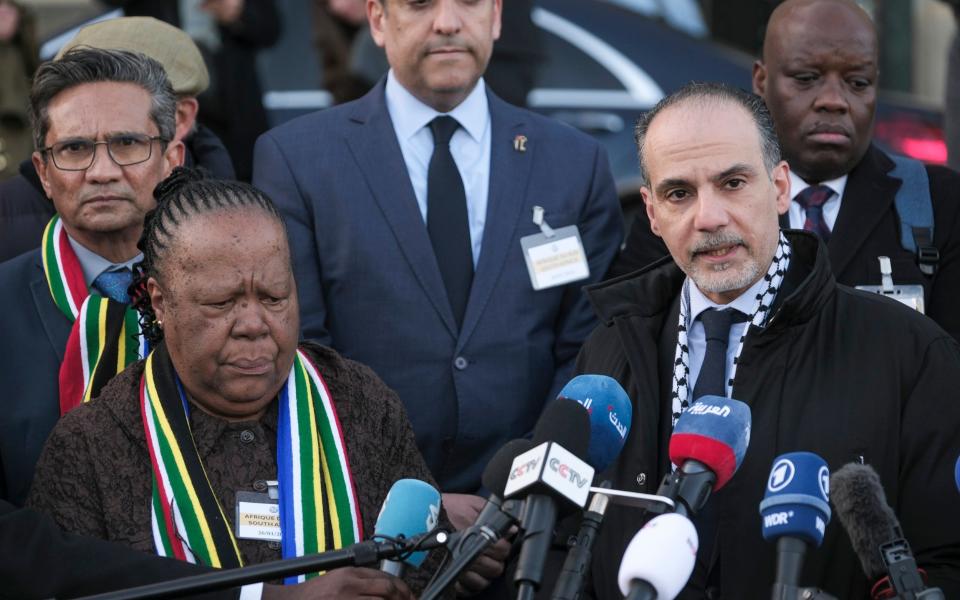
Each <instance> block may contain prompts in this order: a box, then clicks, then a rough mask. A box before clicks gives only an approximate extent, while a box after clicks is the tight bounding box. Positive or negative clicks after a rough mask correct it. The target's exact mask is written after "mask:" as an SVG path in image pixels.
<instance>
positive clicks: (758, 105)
mask: <svg viewBox="0 0 960 600" xmlns="http://www.w3.org/2000/svg"><path fill="white" fill-rule="evenodd" d="M687 101H693V102H697V103H699V104H700V105H705V104H707V103H713V104H722V103H727V102H731V103H733V104H736V105H738V106H741V107H743V108H744V109H745V110H746V111H747V112H748V113H749V114H750V116H751V117H753V122H754V124H755V125H756V126H757V134H758V135H759V136H760V152H761V154H762V155H763V165H764V166H765V167H766V168H767V171H768V172H769V171H772V170H773V168H774V167H775V166H777V164H779V163H780V160H781V159H780V156H781V155H780V141H779V140H778V139H777V132H776V130H774V128H773V118H772V117H771V116H770V111H769V110H767V105H766V104H764V103H763V99H762V98H760V96H757V95H756V94H751V93H749V92H745V91H743V90H741V89H740V88H736V87H733V86H731V85H727V84H725V83H699V82H693V83H688V84H687V85H685V86H683V87H682V88H680V89H679V90H677V91H675V92H674V93H672V94H670V95H669V96H667V97H665V98H663V99H662V100H660V102H657V105H656V106H654V107H653V108H651V109H650V110H649V111H647V112H646V113H644V114H643V115H642V116H641V117H640V118H639V119H638V120H637V127H636V129H635V130H634V140H635V141H636V142H637V153H638V155H639V157H640V177H641V179H642V180H643V185H644V186H647V187H649V186H650V177H649V176H648V175H647V169H646V165H645V164H644V155H643V152H644V144H645V142H646V139H647V131H648V130H649V129H650V124H651V123H653V120H654V119H655V118H656V116H657V115H658V114H660V112H661V111H663V110H664V109H666V108H670V107H671V106H675V105H679V104H682V103H684V102H687Z"/></svg>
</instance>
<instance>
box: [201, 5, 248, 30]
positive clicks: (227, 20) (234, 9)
mask: <svg viewBox="0 0 960 600" xmlns="http://www.w3.org/2000/svg"><path fill="white" fill-rule="evenodd" d="M243 2H244V0H204V3H203V4H201V5H200V8H201V9H202V10H205V11H206V12H208V13H210V15H211V16H212V17H213V18H214V19H215V20H216V21H217V23H220V24H221V25H232V24H233V23H236V22H237V21H239V20H240V15H242V14H243Z"/></svg>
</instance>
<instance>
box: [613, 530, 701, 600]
mask: <svg viewBox="0 0 960 600" xmlns="http://www.w3.org/2000/svg"><path fill="white" fill-rule="evenodd" d="M698 545H699V539H698V538H697V529H696V527H694V526H693V523H691V522H690V519H688V518H687V517H685V516H683V515H681V514H678V513H667V514H664V515H659V516H657V517H654V518H653V519H650V521H648V522H647V524H646V525H644V526H643V528H642V529H640V531H638V532H637V534H636V535H634V536H633V539H632V540H630V544H629V545H628V546H627V549H626V551H625V552H624V553H623V560H622V561H621V562H620V573H619V574H618V576H617V583H618V584H619V585H620V592H621V593H622V594H623V595H624V596H625V597H626V598H627V600H673V598H676V597H677V595H678V594H679V593H680V591H681V590H683V586H685V585H687V580H688V579H690V574H691V573H693V566H694V564H695V563H696V560H697V548H698Z"/></svg>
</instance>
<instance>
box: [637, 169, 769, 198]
mask: <svg viewBox="0 0 960 600" xmlns="http://www.w3.org/2000/svg"><path fill="white" fill-rule="evenodd" d="M756 174H757V170H756V169H755V168H753V166H752V165H749V164H747V163H737V164H735V165H733V166H731V167H728V168H726V169H724V170H723V171H721V172H720V173H717V174H716V175H714V176H712V177H710V181H712V182H713V183H714V184H717V183H722V182H723V181H724V180H725V179H727V178H728V177H731V176H733V175H746V176H748V177H755V176H756ZM689 184H690V182H689V180H688V179H683V178H681V177H673V178H670V179H664V180H663V181H661V182H660V183H659V184H657V186H656V195H657V196H662V195H663V194H664V192H666V191H667V190H668V189H671V188H675V187H684V186H686V185H689Z"/></svg>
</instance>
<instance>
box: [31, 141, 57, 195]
mask: <svg viewBox="0 0 960 600" xmlns="http://www.w3.org/2000/svg"><path fill="white" fill-rule="evenodd" d="M30 159H31V160H32V161H33V168H34V169H36V171H37V175H38V176H39V177H40V185H42V186H43V193H44V194H46V195H47V198H50V199H51V200H53V197H52V196H51V195H50V182H49V180H48V179H47V169H48V168H50V165H49V164H48V163H47V161H45V160H43V155H42V154H40V153H39V152H34V153H33V154H32V155H31V156H30ZM53 168H54V169H56V167H53Z"/></svg>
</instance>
